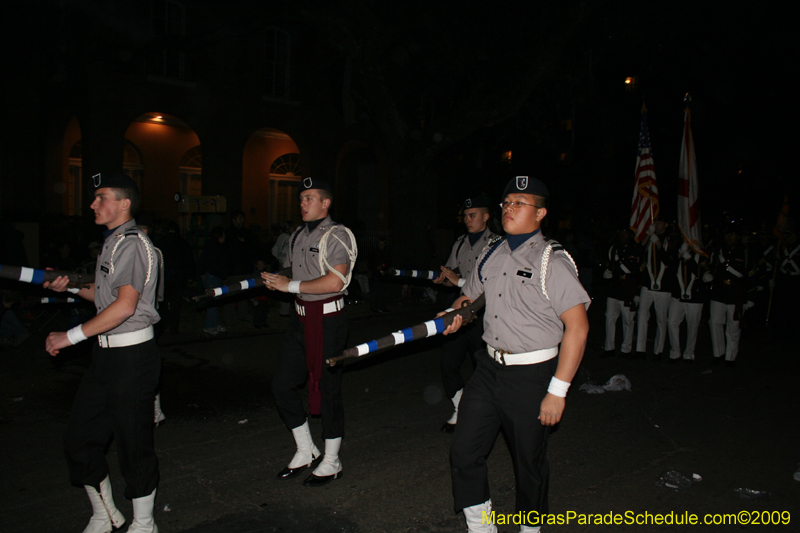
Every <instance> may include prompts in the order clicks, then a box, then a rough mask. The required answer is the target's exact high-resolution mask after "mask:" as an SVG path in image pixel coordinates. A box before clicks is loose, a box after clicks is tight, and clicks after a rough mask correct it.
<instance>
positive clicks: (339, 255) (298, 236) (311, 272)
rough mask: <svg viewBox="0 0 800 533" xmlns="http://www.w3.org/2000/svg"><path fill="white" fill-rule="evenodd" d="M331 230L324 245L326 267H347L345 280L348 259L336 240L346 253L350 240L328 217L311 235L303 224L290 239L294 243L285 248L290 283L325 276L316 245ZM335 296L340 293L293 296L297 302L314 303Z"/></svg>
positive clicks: (351, 244)
mask: <svg viewBox="0 0 800 533" xmlns="http://www.w3.org/2000/svg"><path fill="white" fill-rule="evenodd" d="M332 228H333V231H334V234H333V235H330V236H329V237H328V241H327V254H328V255H327V259H328V264H330V265H331V266H332V267H334V266H336V265H347V271H346V272H345V276H347V274H348V273H349V272H350V258H349V256H348V255H347V250H346V249H345V247H344V246H343V245H342V243H341V242H339V240H338V239H337V238H336V237H338V238H339V239H341V240H342V241H343V242H344V244H346V245H347V247H348V248H350V249H352V248H353V243H352V242H351V240H350V236H349V235H348V234H347V233H346V232H345V231H343V228H344V226H342V225H341V224H336V223H334V222H333V221H332V220H331V217H330V216H328V217H325V219H324V220H323V221H322V222H320V223H319V226H317V227H316V228H314V231H312V232H309V231H308V226H307V225H306V224H303V225H302V226H300V228H299V229H298V230H297V231H296V232H295V234H294V235H292V240H293V241H294V243H293V244H290V245H289V246H290V248H291V254H290V257H291V266H292V280H294V281H310V280H312V279H317V278H320V277H322V276H324V275H325V274H327V273H328V272H327V270H326V271H325V272H323V271H322V269H321V268H320V266H319V243H320V240H321V239H322V236H323V235H324V234H325V233H327V232H328V231H329V230H331V229H332ZM287 266H288V265H287ZM337 294H342V291H340V292H332V293H329V294H302V293H301V294H298V295H297V296H298V297H300V299H301V300H305V301H307V302H315V301H318V300H325V299H327V298H331V297H332V296H336V295H337Z"/></svg>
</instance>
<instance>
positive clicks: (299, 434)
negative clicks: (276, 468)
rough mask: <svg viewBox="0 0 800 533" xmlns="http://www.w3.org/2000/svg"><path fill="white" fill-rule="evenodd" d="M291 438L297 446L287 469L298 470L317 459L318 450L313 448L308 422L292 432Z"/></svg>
mask: <svg viewBox="0 0 800 533" xmlns="http://www.w3.org/2000/svg"><path fill="white" fill-rule="evenodd" d="M292 436H293V437H294V441H295V443H296V444H297V451H296V452H295V454H294V457H292V461H291V462H290V463H289V468H299V467H301V466H307V465H310V464H311V463H312V461H314V459H316V458H317V457H319V449H318V448H317V447H316V446H314V440H313V439H312V438H311V430H310V429H309V427H308V420H306V422H305V423H304V424H303V425H302V426H298V427H296V428H294V429H293V430H292Z"/></svg>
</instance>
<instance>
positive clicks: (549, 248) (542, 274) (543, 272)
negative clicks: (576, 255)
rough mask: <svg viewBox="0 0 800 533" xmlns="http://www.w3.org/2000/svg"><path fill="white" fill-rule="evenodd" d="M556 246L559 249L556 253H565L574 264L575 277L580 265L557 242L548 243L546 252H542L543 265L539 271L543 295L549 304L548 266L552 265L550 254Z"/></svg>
mask: <svg viewBox="0 0 800 533" xmlns="http://www.w3.org/2000/svg"><path fill="white" fill-rule="evenodd" d="M555 246H558V249H557V250H556V251H561V252H564V255H566V256H567V258H568V259H569V262H570V263H572V268H574V269H575V275H577V274H578V265H576V264H575V260H574V259H572V256H571V255H569V252H568V251H566V250H565V249H564V247H563V246H561V244H560V243H558V242H557V241H550V242H548V243H547V246H545V248H544V252H542V264H541V266H540V270H539V281H540V282H541V284H542V294H544V297H545V298H547V301H548V302H549V301H550V296H549V295H548V294H547V287H546V286H545V277H546V276H547V266H548V264H549V263H550V254H551V253H552V252H553V248H554V247H555Z"/></svg>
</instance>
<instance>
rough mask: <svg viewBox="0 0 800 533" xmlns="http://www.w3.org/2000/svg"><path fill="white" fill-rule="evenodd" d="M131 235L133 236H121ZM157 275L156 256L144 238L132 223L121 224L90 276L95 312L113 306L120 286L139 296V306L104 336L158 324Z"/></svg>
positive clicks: (102, 251) (106, 244)
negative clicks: (92, 281) (126, 286)
mask: <svg viewBox="0 0 800 533" xmlns="http://www.w3.org/2000/svg"><path fill="white" fill-rule="evenodd" d="M131 232H135V234H132V235H127V236H125V234H126V233H131ZM148 250H149V253H148ZM148 273H149V274H150V276H149V277H150V279H149V280H147V278H148ZM158 273H159V254H158V252H157V251H156V248H155V246H153V243H152V242H150V239H149V238H148V237H147V235H145V234H144V233H142V232H141V231H140V230H138V229H136V221H135V220H133V219H131V220H129V221H128V222H125V223H124V224H122V225H121V226H119V227H118V228H116V229H115V230H114V233H112V234H111V235H109V236H108V237H107V238H106V240H105V241H104V242H103V248H102V250H101V251H100V255H99V256H98V257H97V269H96V270H95V276H94V285H95V287H94V305H95V307H96V308H97V312H98V313H99V312H100V311H102V310H104V309H105V308H106V307H108V306H109V305H111V304H112V303H114V301H115V300H116V299H117V296H118V295H119V288H120V287H122V286H123V285H130V286H131V287H133V288H134V289H136V290H137V291H138V292H139V303H138V304H136V310H135V311H134V312H133V315H132V316H130V317H128V318H127V319H126V320H125V322H123V323H122V324H120V325H119V326H117V327H116V328H114V329H111V330H109V331H107V332H105V334H108V335H114V334H117V333H129V332H131V331H139V330H140V329H145V328H146V327H148V326H152V325H153V324H155V323H156V322H158V321H159V320H160V317H159V316H158V312H157V311H156V288H157V286H158ZM145 281H146V283H145Z"/></svg>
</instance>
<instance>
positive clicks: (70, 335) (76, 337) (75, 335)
mask: <svg viewBox="0 0 800 533" xmlns="http://www.w3.org/2000/svg"><path fill="white" fill-rule="evenodd" d="M87 338H88V337H86V335H84V334H83V329H82V328H81V325H80V324H78V325H77V326H75V327H74V328H72V329H71V330H69V331H67V339H69V343H70V344H78V343H79V342H82V341H85V340H86V339H87Z"/></svg>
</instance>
